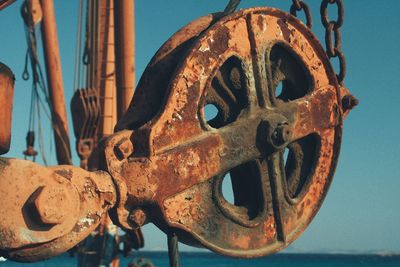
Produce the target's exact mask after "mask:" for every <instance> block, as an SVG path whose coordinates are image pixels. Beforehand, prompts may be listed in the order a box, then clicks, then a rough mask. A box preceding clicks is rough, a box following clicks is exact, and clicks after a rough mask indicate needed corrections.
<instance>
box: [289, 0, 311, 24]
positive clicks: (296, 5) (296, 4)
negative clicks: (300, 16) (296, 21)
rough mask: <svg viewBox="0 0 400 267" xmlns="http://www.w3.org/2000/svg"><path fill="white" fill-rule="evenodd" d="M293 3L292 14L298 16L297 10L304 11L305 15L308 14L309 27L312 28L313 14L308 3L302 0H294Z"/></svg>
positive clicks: (307, 22)
mask: <svg viewBox="0 0 400 267" xmlns="http://www.w3.org/2000/svg"><path fill="white" fill-rule="evenodd" d="M292 2H293V3H292V5H291V6H290V14H292V15H293V16H295V17H297V11H301V10H303V11H304V15H305V16H306V25H307V27H308V28H310V29H311V28H312V16H311V11H310V8H309V7H308V5H307V4H306V3H304V2H303V1H301V0H292Z"/></svg>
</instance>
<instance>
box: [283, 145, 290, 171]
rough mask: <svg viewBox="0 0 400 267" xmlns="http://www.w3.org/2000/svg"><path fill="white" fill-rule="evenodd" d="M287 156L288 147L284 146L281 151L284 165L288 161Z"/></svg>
mask: <svg viewBox="0 0 400 267" xmlns="http://www.w3.org/2000/svg"><path fill="white" fill-rule="evenodd" d="M288 157H289V148H287V147H286V148H285V150H284V151H283V164H284V166H285V167H286V164H287V162H288Z"/></svg>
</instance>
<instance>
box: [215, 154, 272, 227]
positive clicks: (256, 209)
mask: <svg viewBox="0 0 400 267" xmlns="http://www.w3.org/2000/svg"><path fill="white" fill-rule="evenodd" d="M222 179H223V180H222V184H221V191H222V197H223V198H224V199H225V200H226V202H227V205H226V208H227V209H228V210H229V211H230V212H231V213H233V214H236V216H238V217H240V218H242V219H245V220H253V219H255V218H256V217H257V216H258V215H259V214H260V213H261V212H262V211H263V210H264V204H265V203H264V202H265V199H264V197H263V189H262V184H261V176H260V172H259V168H258V165H257V163H256V162H255V161H253V162H248V163H246V164H243V165H240V166H238V167H236V168H234V169H232V170H231V171H230V172H228V173H226V174H225V175H224V177H223V178H222Z"/></svg>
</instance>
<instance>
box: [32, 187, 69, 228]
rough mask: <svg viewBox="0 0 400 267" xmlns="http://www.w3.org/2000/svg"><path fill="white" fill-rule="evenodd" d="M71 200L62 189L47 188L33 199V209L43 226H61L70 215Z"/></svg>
mask: <svg viewBox="0 0 400 267" xmlns="http://www.w3.org/2000/svg"><path fill="white" fill-rule="evenodd" d="M72 203H73V202H71V198H70V196H69V193H68V191H67V190H66V189H65V188H63V187H53V186H47V187H44V188H43V189H42V191H41V192H40V193H39V195H38V196H37V198H36V199H35V208H36V211H37V213H38V215H39V218H40V220H41V222H42V223H43V224H51V225H54V224H61V223H63V222H64V221H65V219H66V218H67V217H68V215H69V214H70V211H72V210H71V208H72V209H73V207H71V204H72Z"/></svg>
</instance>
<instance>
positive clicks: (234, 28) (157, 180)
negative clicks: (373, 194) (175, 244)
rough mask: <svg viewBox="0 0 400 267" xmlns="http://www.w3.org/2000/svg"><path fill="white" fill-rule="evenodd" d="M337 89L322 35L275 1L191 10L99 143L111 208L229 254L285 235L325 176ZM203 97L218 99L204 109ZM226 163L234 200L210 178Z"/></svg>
mask: <svg viewBox="0 0 400 267" xmlns="http://www.w3.org/2000/svg"><path fill="white" fill-rule="evenodd" d="M170 55H173V56H170ZM180 55H185V56H184V57H182V56H180ZM279 84H282V89H281V92H278V89H277V88H278V87H279ZM342 93H343V90H341V88H340V86H339V84H338V81H337V78H336V76H335V73H334V71H333V69H332V66H331V64H330V63H329V59H328V57H327V56H326V54H325V52H324V50H323V48H322V46H321V45H320V44H319V42H318V41H317V39H316V38H315V36H314V35H313V34H312V33H311V32H310V30H309V29H307V28H306V27H305V26H304V24H302V23H301V22H300V21H298V20H297V19H295V18H294V17H292V16H289V15H288V14H286V13H283V12H281V11H279V10H276V9H272V8H253V9H248V10H244V11H241V12H239V13H235V14H233V15H230V16H228V17H225V18H223V19H221V20H219V21H217V22H215V21H214V20H213V17H211V16H209V17H204V18H201V19H199V20H197V21H194V22H192V23H191V24H189V25H188V26H187V27H185V28H183V29H182V30H181V31H179V32H178V33H177V34H176V35H174V36H173V37H172V38H171V39H170V40H168V41H167V42H166V44H164V46H163V47H161V48H160V50H159V52H158V53H157V54H156V56H155V57H154V58H153V60H152V61H151V63H150V64H149V66H148V67H147V69H146V71H145V74H144V76H143V77H142V79H141V81H140V83H139V86H138V88H137V92H136V94H135V98H134V100H133V102H132V103H131V106H130V109H129V111H128V113H127V114H126V115H125V117H124V118H122V120H121V121H120V122H119V124H118V125H117V129H118V130H121V131H120V132H118V133H116V134H115V135H114V136H112V137H110V138H109V139H108V140H107V141H106V142H105V144H104V155H103V156H104V160H105V164H106V170H107V171H108V172H109V173H110V174H111V175H112V176H113V178H114V180H115V182H116V185H117V187H118V192H119V203H118V205H117V206H116V207H115V208H114V210H113V215H114V220H115V221H116V222H118V223H119V224H120V225H121V226H123V227H124V228H125V229H128V230H129V229H135V228H136V227H137V225H138V224H141V221H146V222H147V221H150V222H153V223H155V224H156V225H158V226H159V227H160V228H161V229H163V230H164V231H166V232H168V229H169V228H171V227H172V228H175V230H176V233H177V234H178V236H179V238H180V240H181V241H183V242H186V243H189V244H192V245H202V246H205V247H207V248H209V249H211V250H213V251H216V252H218V253H221V254H224V255H230V256H236V257H256V256H262V255H266V254H270V253H273V252H276V251H278V250H280V249H282V248H284V247H286V246H287V245H288V244H290V243H291V242H292V241H293V240H295V239H296V238H297V237H298V236H299V235H300V234H301V233H302V232H303V231H304V230H305V228H306V227H307V225H308V224H309V223H310V222H311V220H312V218H313V217H314V216H315V214H316V213H317V211H318V209H319V207H320V205H321V203H322V201H323V199H324V197H325V195H326V193H327V190H328V188H329V185H330V182H331V180H332V177H333V173H334V170H335V166H336V163H337V157H338V153H339V147H340V141H341V130H342V119H343V117H342V116H343V110H342V97H343V96H342ZM206 105H214V106H215V107H216V108H217V110H218V114H217V116H216V117H215V118H214V119H212V120H207V118H206V116H205V114H204V107H205V106H206ZM144 107H146V108H144ZM124 129H125V130H124ZM122 144H123V147H125V148H126V149H123V150H121V145H122ZM285 149H287V151H288V156H287V159H284V151H285ZM121 151H123V152H121ZM227 173H230V177H231V179H232V184H233V192H234V198H235V200H234V203H229V202H228V201H227V200H226V199H225V197H224V196H223V192H222V189H221V186H222V182H223V179H224V176H225V174H227ZM225 179H227V178H225ZM133 210H140V211H144V212H145V213H146V215H143V214H142V215H140V216H137V215H138V214H135V216H132V214H131V211H133ZM138 217H139V219H138ZM143 218H145V219H143ZM138 221H139V223H138Z"/></svg>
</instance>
